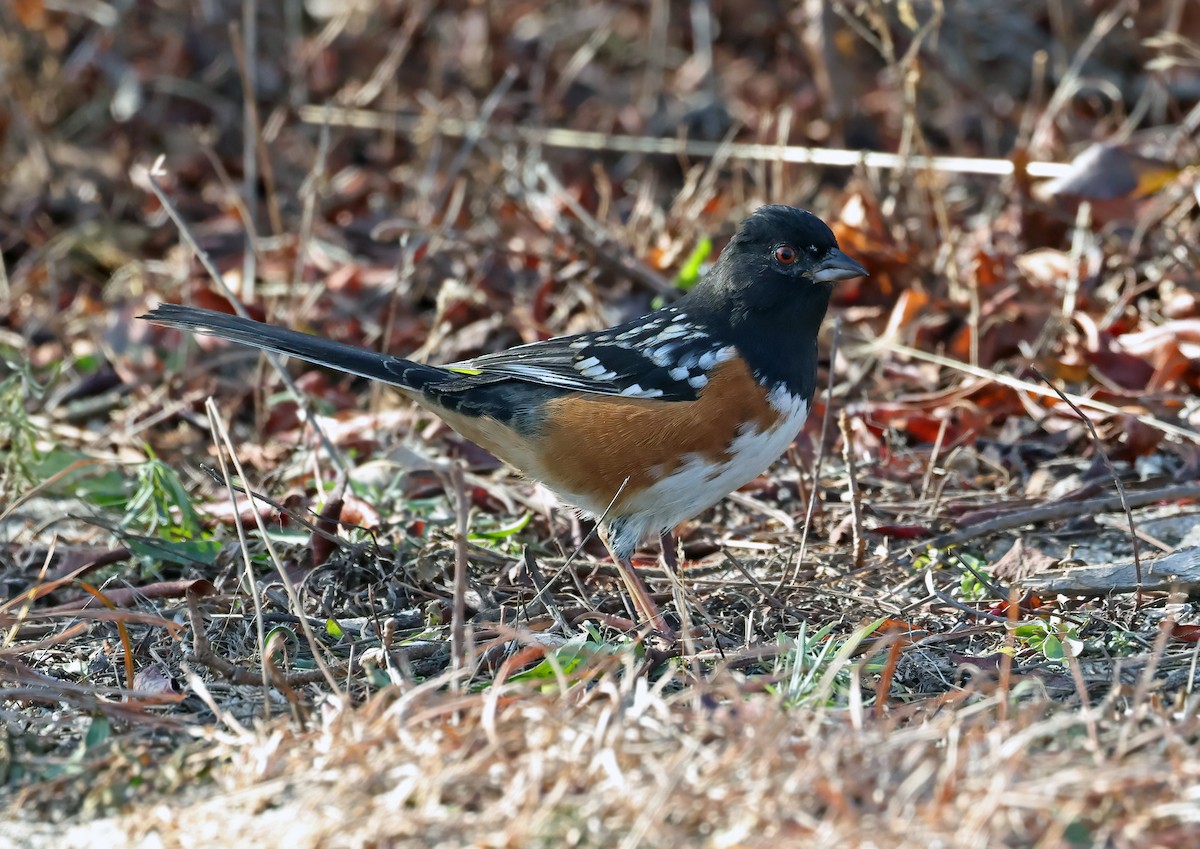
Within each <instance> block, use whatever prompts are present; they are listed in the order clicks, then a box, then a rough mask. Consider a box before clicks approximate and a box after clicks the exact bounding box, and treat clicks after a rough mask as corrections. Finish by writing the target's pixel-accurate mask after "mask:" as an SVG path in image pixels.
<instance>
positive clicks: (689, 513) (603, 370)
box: [139, 204, 868, 636]
mask: <svg viewBox="0 0 1200 849" xmlns="http://www.w3.org/2000/svg"><path fill="white" fill-rule="evenodd" d="M861 276H868V275H867V270H866V269H865V268H864V267H863V266H862V265H861V264H860V263H858V262H857V261H856V260H854V259H852V258H851V257H849V256H848V255H847V254H845V253H844V252H843V251H842V250H841V249H840V248H839V246H838V242H837V238H836V237H835V236H834V233H833V231H832V230H830V228H829V227H828V225H826V224H825V222H824V221H822V220H821V219H820V218H819V217H818V216H816V215H814V214H813V213H811V212H808V211H807V210H803V209H799V208H796V207H792V206H785V205H779V204H772V205H766V206H761V207H759V208H758V209H756V210H755V211H754V212H753V213H751V214H750V215H749V216H748V217H747V218H746V219H745V220H744V221H742V222H741V224H740V225H739V226H738V228H737V230H736V232H735V233H734V235H733V236H732V238H731V239H730V240H729V242H728V243H727V244H726V246H725V248H724V250H722V251H721V253H720V255H719V256H718V258H717V259H716V261H715V262H714V263H713V264H712V266H711V267H710V268H709V269H708V271H707V273H706V274H704V275H703V276H702V277H701V278H700V280H699V281H698V282H697V283H696V285H695V286H694V287H693V288H692V289H691V290H689V291H688V292H687V293H685V294H684V295H683V296H682V297H680V298H679V299H678V300H676V301H674V302H673V303H671V304H669V305H667V306H663V307H661V308H660V309H656V310H654V311H653V312H650V313H647V314H646V315H643V316H641V317H639V318H635V319H633V320H631V321H627V322H625V323H622V324H618V325H616V326H613V327H609V328H607V329H603V330H598V331H593V332H589V333H579V334H575V335H568V336H556V337H553V338H550V339H545V340H541V341H537V342H531V343H528V344H523V345H518V346H516V347H513V348H509V349H507V350H502V351H497V352H494V353H488V354H484V355H482V356H479V357H473V358H471V359H467V360H462V361H459V362H454V363H450V364H447V365H440V366H439V365H430V364H426V363H418V362H414V361H412V360H407V359H404V358H402V357H397V356H392V355H389V354H384V353H380V352H378V351H372V350H369V349H366V348H360V347H356V346H353V345H348V344H345V343H342V342H335V341H332V340H330V339H325V338H322V337H319V336H315V335H312V334H308V333H301V332H298V331H295V330H290V329H287V328H283V327H278V326H275V325H271V324H266V323H263V322H259V321H254V320H252V319H249V318H243V317H240V316H236V315H230V314H228V313H223V312H216V311H212V310H207V309H201V308H198V307H191V306H183V305H175V304H162V305H160V306H158V307H156V308H155V309H153V310H151V311H150V312H149V313H147V314H146V315H142V316H139V318H141V319H145V320H146V321H150V322H153V323H155V324H159V325H166V326H168V327H173V328H178V329H182V330H186V331H190V332H192V333H199V334H207V335H210V336H214V337H218V338H221V339H225V340H228V341H231V342H236V343H240V344H242V345H248V346H250V347H253V348H259V349H262V350H264V351H269V352H272V353H275V354H279V355H283V356H287V357H296V358H299V359H302V360H307V361H308V362H311V363H315V364H317V365H320V366H324V367H327V368H330V369H333V370H336V371H340V372H345V373H347V374H351V375H356V376H359V377H363V378H367V379H370V380H376V381H382V382H383V383H386V384H389V385H391V386H393V387H395V388H396V389H398V390H399V391H400V393H401V394H402V395H404V396H407V397H408V398H410V399H411V400H413V401H415V402H416V403H417V404H419V405H420V406H422V407H425V408H426V409H428V410H430V411H432V412H433V413H434V414H436V415H437V416H439V417H440V418H441V419H443V420H444V421H445V422H446V424H448V425H449V426H450V427H451V428H452V429H454V430H455V431H457V432H458V433H459V434H460V435H462V436H463V437H465V438H467V439H468V440H470V441H472V442H474V443H476V444H477V445H479V446H481V447H483V448H484V449H486V450H487V451H489V452H491V453H492V454H493V455H495V456H496V457H497V458H499V459H500V460H502V461H504V462H505V463H507V464H508V465H510V466H512V467H513V468H515V469H516V470H517V471H518V472H520V473H522V474H523V475H524V476H526V477H527V478H530V479H532V480H535V481H538V482H540V483H542V484H543V485H545V486H546V487H547V488H548V489H549V490H551V491H552V492H553V493H554V494H555V495H556V496H557V497H558V498H559V500H560V501H562V502H563V503H565V504H567V505H569V506H572V507H574V508H575V509H577V510H578V511H579V512H580V513H581V514H583V515H584V516H586V517H590V518H592V519H594V520H596V521H597V530H598V533H599V536H600V538H601V540H602V541H603V542H604V543H605V545H606V547H607V548H608V550H609V553H610V554H611V555H612V558H613V560H614V562H615V563H616V564H617V568H618V572H619V574H620V576H621V578H622V580H623V583H624V584H625V587H626V590H627V591H628V593H629V595H630V596H631V599H632V602H633V605H634V609H635V611H636V613H637V615H638V616H639V617H641V618H642V621H643V622H644V623H648V624H649V625H650V626H651V627H652V628H654V629H656V630H657V631H658V632H659V633H660V634H663V635H671V636H673V632H672V631H671V629H670V626H669V625H668V624H667V622H666V620H665V618H664V616H663V614H662V612H661V611H660V610H659V608H658V606H657V604H656V603H655V602H654V600H653V599H652V598H651V596H650V591H649V589H648V588H647V586H646V584H645V582H644V580H643V579H642V578H641V576H640V575H639V574H638V572H637V570H636V569H635V568H634V566H633V555H634V552H635V550H636V548H637V546H638V545H639V544H640V543H641V542H642V540H643V539H644V538H646V537H648V536H649V535H651V534H652V533H658V534H664V535H665V534H669V533H670V532H671V531H672V530H673V529H674V528H675V527H676V526H678V525H679V524H680V523H682V522H684V521H686V520H688V519H690V518H692V517H694V516H696V515H698V514H699V513H702V512H703V511H704V510H706V509H708V508H709V507H712V506H713V505H715V504H716V503H717V502H719V501H720V500H721V499H722V498H724V497H725V496H726V495H728V494H729V493H730V492H732V491H734V490H736V489H738V488H740V487H741V486H743V485H744V484H746V483H749V482H750V481H751V480H753V479H754V478H756V477H758V476H759V475H760V474H762V472H764V471H765V470H766V469H767V468H768V467H769V466H770V465H771V463H773V462H774V461H775V460H776V459H777V458H778V457H779V455H780V454H782V453H783V452H784V451H785V450H786V449H787V447H788V446H789V445H790V444H791V443H792V441H793V440H794V439H795V438H796V436H797V434H798V433H799V431H800V428H801V427H802V426H803V424H804V420H805V418H806V417H807V416H808V412H809V410H810V408H811V406H812V402H813V396H814V394H815V391H816V382H817V336H818V333H819V330H820V327H821V323H822V321H823V320H824V318H825V314H826V311H827V310H828V306H829V300H830V296H831V293H832V290H833V284H834V283H836V282H838V281H841V280H847V279H851V278H855V277H861ZM673 553H674V552H672V554H673ZM664 554H666V551H665V546H664Z"/></svg>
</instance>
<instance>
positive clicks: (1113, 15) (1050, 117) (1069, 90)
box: [1030, 0, 1132, 150]
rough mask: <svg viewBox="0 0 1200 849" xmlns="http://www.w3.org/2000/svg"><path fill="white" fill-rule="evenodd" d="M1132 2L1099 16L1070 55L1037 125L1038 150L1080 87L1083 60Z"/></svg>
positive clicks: (1122, 1) (1125, 1) (1034, 143)
mask: <svg viewBox="0 0 1200 849" xmlns="http://www.w3.org/2000/svg"><path fill="white" fill-rule="evenodd" d="M1130 6H1132V2H1131V0H1120V2H1118V3H1117V4H1116V5H1115V6H1113V7H1112V8H1111V9H1109V10H1108V11H1107V12H1106V13H1104V14H1103V15H1101V16H1100V17H1098V18H1097V19H1096V23H1095V24H1093V25H1092V30H1091V32H1089V33H1088V36H1087V38H1086V39H1084V41H1083V44H1081V45H1079V49H1078V50H1077V51H1075V55H1074V56H1073V57H1072V58H1071V64H1070V65H1069V66H1068V67H1067V70H1066V72H1065V73H1064V74H1063V76H1062V79H1061V81H1060V82H1059V84H1058V87H1057V88H1055V89H1054V94H1052V95H1050V102H1049V103H1048V104H1046V110H1045V111H1044V112H1043V113H1042V116H1041V118H1039V119H1038V123H1037V126H1036V127H1035V128H1034V131H1033V134H1032V137H1031V139H1030V146H1031V147H1032V149H1034V150H1037V149H1038V148H1040V147H1042V145H1043V144H1045V140H1046V139H1047V138H1048V137H1049V135H1050V131H1051V129H1052V127H1053V125H1054V120H1055V119H1056V118H1057V117H1058V113H1059V112H1060V111H1061V110H1062V108H1063V107H1064V106H1066V105H1067V102H1068V101H1069V100H1070V99H1071V97H1072V96H1073V95H1074V94H1075V92H1076V91H1078V90H1079V78H1080V75H1081V74H1082V73H1083V66H1084V64H1086V62H1087V60H1088V58H1089V57H1090V56H1091V55H1092V53H1093V52H1094V51H1095V49H1096V48H1097V47H1099V46H1100V42H1101V41H1103V40H1104V39H1105V38H1106V37H1107V36H1108V34H1109V33H1110V32H1112V31H1113V29H1114V28H1116V26H1117V25H1118V24H1120V23H1121V21H1123V20H1124V19H1125V17H1126V15H1128V14H1129V9H1130Z"/></svg>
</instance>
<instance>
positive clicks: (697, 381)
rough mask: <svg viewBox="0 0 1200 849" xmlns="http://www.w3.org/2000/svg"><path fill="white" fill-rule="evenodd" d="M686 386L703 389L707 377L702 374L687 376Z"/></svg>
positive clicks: (706, 383) (706, 384)
mask: <svg viewBox="0 0 1200 849" xmlns="http://www.w3.org/2000/svg"><path fill="white" fill-rule="evenodd" d="M688 386H690V387H692V388H693V389H703V388H704V387H705V386H708V378H707V377H705V376H704V375H702V374H694V375H692V376H691V377H689V378H688Z"/></svg>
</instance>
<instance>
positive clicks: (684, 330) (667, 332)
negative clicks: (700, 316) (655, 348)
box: [657, 324, 702, 342]
mask: <svg viewBox="0 0 1200 849" xmlns="http://www.w3.org/2000/svg"><path fill="white" fill-rule="evenodd" d="M693 331H694V328H692V327H689V326H688V325H686V324H671V325H668V326H666V327H664V328H663V329H662V331H661V332H660V333H659V334H658V337H657V338H658V341H659V342H669V341H670V340H672V339H678V338H680V337H681V336H687V335H689V334H691V333H692V332H693ZM696 335H697V336H700V335H702V334H699V333H697V334H696Z"/></svg>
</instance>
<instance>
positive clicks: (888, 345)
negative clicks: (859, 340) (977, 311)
mask: <svg viewBox="0 0 1200 849" xmlns="http://www.w3.org/2000/svg"><path fill="white" fill-rule="evenodd" d="M863 341H865V342H867V347H869V348H872V349H874V350H876V351H878V350H883V351H891V352H893V353H896V354H902V355H903V356H906V357H912V358H913V359H915V360H923V361H925V362H927V363H933V364H934V365H939V366H944V367H945V368H950V369H954V370H955V371H960V372H962V373H963V374H969V375H971V376H972V377H980V378H983V379H985V380H988V381H990V382H992V383H997V384H999V385H1000V386H1007V387H1008V388H1009V389H1018V390H1020V391H1022V392H1029V393H1030V394H1033V395H1037V396H1039V397H1042V398H1058V397H1061V396H1060V395H1059V393H1057V392H1054V391H1052V390H1050V389H1046V388H1045V387H1044V386H1039V385H1038V384H1036V383H1030V382H1029V381H1028V380H1021V379H1020V378H1019V377H1012V376H1011V375H1007V374H1001V373H999V372H995V371H992V370H990V369H985V368H979V367H977V366H972V365H968V364H967V363H963V362H959V361H958V360H953V359H950V358H949V357H943V356H941V355H939V354H930V353H928V352H926V351H921V350H918V349H917V348H910V347H909V346H907V345H901V344H899V343H898V342H895V341H891V340H888V339H883V338H881V339H878V340H863ZM1064 394H1065V396H1066V397H1067V398H1070V399H1071V400H1072V401H1074V402H1075V403H1076V404H1077V405H1079V406H1080V407H1083V408H1086V409H1090V410H1096V411H1097V412H1100V413H1108V414H1109V415H1129V416H1132V417H1133V418H1135V419H1137V420H1138V421H1139V422H1141V423H1142V424H1144V425H1148V426H1150V427H1153V428H1155V429H1156V430H1161V431H1162V432H1163V433H1166V434H1169V435H1171V436H1174V437H1176V438H1179V439H1185V440H1187V441H1188V442H1194V443H1196V444H1200V433H1198V432H1196V431H1194V430H1189V429H1188V428H1186V427H1181V426H1179V425H1177V424H1173V423H1171V422H1168V421H1163V420H1162V419H1160V418H1158V417H1156V416H1152V415H1149V414H1148V413H1132V412H1130V411H1129V410H1126V409H1122V408H1121V407H1117V406H1115V405H1113V404H1106V403H1104V402H1103V401H1096V400H1094V399H1092V398H1085V397H1083V396H1082V395H1075V394H1073V393H1070V392H1067V393H1064Z"/></svg>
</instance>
